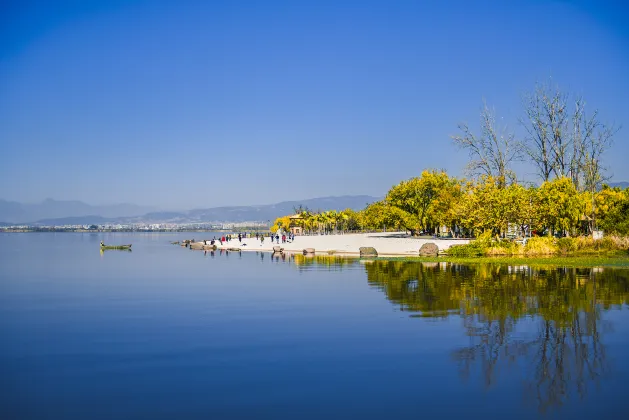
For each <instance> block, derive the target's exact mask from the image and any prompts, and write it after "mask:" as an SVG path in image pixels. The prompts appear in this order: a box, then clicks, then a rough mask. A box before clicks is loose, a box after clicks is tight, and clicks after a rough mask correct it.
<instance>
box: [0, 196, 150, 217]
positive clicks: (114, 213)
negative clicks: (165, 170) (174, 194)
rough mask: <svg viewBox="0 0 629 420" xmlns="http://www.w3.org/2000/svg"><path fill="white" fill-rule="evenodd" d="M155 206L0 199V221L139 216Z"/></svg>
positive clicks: (49, 199) (50, 199)
mask: <svg viewBox="0 0 629 420" xmlns="http://www.w3.org/2000/svg"><path fill="white" fill-rule="evenodd" d="M154 210H155V207H150V206H138V205H135V204H114V205H107V206H92V205H89V204H86V203H83V202H81V201H58V200H53V199H52V198H48V199H46V200H44V201H42V202H41V203H39V204H22V203H17V202H15V201H6V200H2V199H0V221H2V222H4V223H28V222H31V223H32V222H35V221H38V220H42V219H56V218H61V217H79V216H86V215H98V216H101V217H105V218H115V217H121V216H139V215H142V214H146V213H148V212H150V211H154Z"/></svg>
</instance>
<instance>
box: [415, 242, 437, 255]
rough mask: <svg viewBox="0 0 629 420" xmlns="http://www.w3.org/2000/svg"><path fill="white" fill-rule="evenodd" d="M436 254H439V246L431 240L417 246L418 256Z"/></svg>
mask: <svg viewBox="0 0 629 420" xmlns="http://www.w3.org/2000/svg"><path fill="white" fill-rule="evenodd" d="M437 255H439V247H438V246H437V245H436V244H434V243H432V242H427V243H425V244H423V245H422V247H421V248H419V256H420V257H436V256H437Z"/></svg>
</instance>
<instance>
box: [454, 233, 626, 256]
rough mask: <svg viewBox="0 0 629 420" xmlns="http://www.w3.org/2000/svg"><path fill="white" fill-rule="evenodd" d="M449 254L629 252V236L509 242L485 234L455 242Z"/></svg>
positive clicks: (538, 254) (621, 254)
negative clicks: (466, 241) (459, 242)
mask: <svg viewBox="0 0 629 420" xmlns="http://www.w3.org/2000/svg"><path fill="white" fill-rule="evenodd" d="M447 254H448V256H449V257H463V258H467V257H495V256H519V257H539V256H587V255H617V256H623V255H629V237H626V236H608V237H605V238H603V239H598V240H595V239H593V238H592V237H586V236H578V237H563V238H555V237H552V236H540V237H532V238H527V239H526V240H522V241H510V240H504V239H500V238H495V237H492V236H491V235H490V234H488V233H486V234H482V235H480V236H479V237H478V238H477V239H475V240H474V241H472V242H470V243H469V244H464V245H455V246H452V247H450V248H449V249H448V251H447Z"/></svg>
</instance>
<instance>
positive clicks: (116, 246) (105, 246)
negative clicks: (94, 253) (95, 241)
mask: <svg viewBox="0 0 629 420" xmlns="http://www.w3.org/2000/svg"><path fill="white" fill-rule="evenodd" d="M131 245H132V244H129V245H105V243H104V242H103V241H101V242H100V249H128V250H129V251H130V250H131Z"/></svg>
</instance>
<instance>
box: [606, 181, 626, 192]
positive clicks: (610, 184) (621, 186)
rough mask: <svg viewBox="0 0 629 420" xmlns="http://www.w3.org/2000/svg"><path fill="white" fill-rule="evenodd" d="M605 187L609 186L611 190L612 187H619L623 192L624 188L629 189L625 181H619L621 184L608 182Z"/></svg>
mask: <svg viewBox="0 0 629 420" xmlns="http://www.w3.org/2000/svg"><path fill="white" fill-rule="evenodd" d="M607 185H609V186H610V187H612V188H613V187H620V188H622V189H623V190H624V189H625V188H629V182H626V181H621V182H609V183H607Z"/></svg>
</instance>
